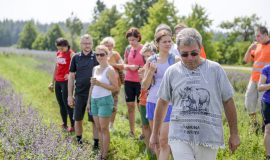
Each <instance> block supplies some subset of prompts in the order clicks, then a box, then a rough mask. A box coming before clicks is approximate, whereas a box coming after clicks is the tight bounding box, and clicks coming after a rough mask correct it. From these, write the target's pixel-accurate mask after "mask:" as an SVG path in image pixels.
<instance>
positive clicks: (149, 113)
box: [146, 102, 172, 122]
mask: <svg viewBox="0 0 270 160" xmlns="http://www.w3.org/2000/svg"><path fill="white" fill-rule="evenodd" d="M155 109H156V103H151V102H147V103H146V117H147V119H148V120H150V121H152V120H153V119H154V113H155ZM171 113H172V106H171V105H169V107H168V110H167V113H166V117H165V119H164V121H163V122H170V119H171Z"/></svg>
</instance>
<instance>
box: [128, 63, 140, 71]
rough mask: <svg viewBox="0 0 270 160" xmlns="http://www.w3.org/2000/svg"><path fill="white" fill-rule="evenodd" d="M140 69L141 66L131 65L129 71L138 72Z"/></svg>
mask: <svg viewBox="0 0 270 160" xmlns="http://www.w3.org/2000/svg"><path fill="white" fill-rule="evenodd" d="M139 68H140V66H138V65H135V64H133V65H129V69H130V70H132V71H137V70H138V69H139Z"/></svg>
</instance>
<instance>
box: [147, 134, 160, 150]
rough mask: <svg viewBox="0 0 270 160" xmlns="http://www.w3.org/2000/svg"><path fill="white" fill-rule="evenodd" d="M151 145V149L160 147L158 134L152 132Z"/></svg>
mask: <svg viewBox="0 0 270 160" xmlns="http://www.w3.org/2000/svg"><path fill="white" fill-rule="evenodd" d="M149 147H150V149H151V150H153V151H156V150H158V149H159V140H158V135H156V134H153V133H152V134H151V137H150V140H149Z"/></svg>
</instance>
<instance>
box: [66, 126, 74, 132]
mask: <svg viewBox="0 0 270 160" xmlns="http://www.w3.org/2000/svg"><path fill="white" fill-rule="evenodd" d="M67 131H68V132H75V129H74V127H69V128H68V130H67Z"/></svg>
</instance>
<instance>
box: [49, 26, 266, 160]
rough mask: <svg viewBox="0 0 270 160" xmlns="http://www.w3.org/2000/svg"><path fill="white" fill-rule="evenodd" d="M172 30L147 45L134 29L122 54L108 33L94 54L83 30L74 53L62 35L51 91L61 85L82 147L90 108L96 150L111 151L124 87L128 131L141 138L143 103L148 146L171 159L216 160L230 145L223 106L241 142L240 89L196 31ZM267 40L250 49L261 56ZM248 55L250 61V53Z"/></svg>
mask: <svg viewBox="0 0 270 160" xmlns="http://www.w3.org/2000/svg"><path fill="white" fill-rule="evenodd" d="M174 30H175V33H173V31H172V30H171V28H170V27H169V26H168V25H166V24H160V25H159V26H158V27H157V28H156V30H155V34H154V39H153V42H150V43H148V42H147V43H145V44H144V45H143V44H141V39H142V35H141V34H140V32H139V29H137V28H134V27H132V28H130V29H129V30H128V31H127V32H126V35H125V36H126V39H127V41H128V42H129V45H128V46H127V47H126V49H125V52H124V54H123V57H124V59H122V58H121V56H120V54H119V53H118V52H117V51H115V50H114V47H115V45H116V44H115V41H114V39H113V38H112V37H106V38H104V39H103V40H102V41H101V43H100V45H98V46H97V47H96V49H95V51H94V50H93V41H92V38H91V36H90V35H89V34H86V35H83V36H82V37H81V42H80V43H81V49H82V51H81V52H79V53H76V54H75V53H74V52H73V51H72V49H71V48H70V46H69V44H68V42H67V40H65V39H63V38H59V39H57V40H56V46H57V49H58V51H57V58H56V66H55V70H54V73H53V80H52V83H51V84H50V85H49V89H50V90H51V91H53V90H55V94H56V98H57V101H58V103H59V106H60V113H61V118H62V121H63V124H62V128H63V129H64V130H66V131H68V132H74V131H75V134H76V140H77V142H78V143H79V144H82V143H83V141H82V135H83V119H84V114H85V111H86V110H87V113H88V120H89V121H91V122H92V124H93V139H94V145H93V148H94V149H100V155H99V159H106V158H107V156H108V150H109V144H110V129H112V130H114V128H113V125H114V120H115V115H116V113H117V108H118V107H117V106H118V96H119V92H120V88H121V85H124V91H125V100H126V105H127V114H128V120H129V127H130V132H129V136H130V137H135V113H136V108H138V109H139V112H140V115H141V121H142V135H143V136H142V137H143V139H144V142H145V145H146V147H147V149H148V150H149V152H151V153H153V154H155V155H156V156H157V158H158V159H162V160H163V159H164V160H165V159H169V156H170V154H171V153H172V156H173V158H174V159H194V160H195V159H196V160H198V159H201V160H203V159H216V156H217V151H218V148H222V147H224V139H223V127H222V111H223V110H224V111H225V115H226V118H227V120H228V123H229V128H230V137H229V147H230V150H231V151H235V150H236V149H237V147H238V146H239V145H240V138H239V134H238V129H237V114H236V109H235V105H234V100H233V95H234V91H233V88H232V86H231V84H230V82H229V80H228V78H227V75H226V73H225V71H224V70H223V69H222V67H221V66H220V65H219V64H218V63H216V62H213V61H211V60H208V59H206V54H205V52H204V48H203V45H202V37H201V35H200V33H199V32H198V31H197V30H196V29H193V28H188V27H187V26H185V25H183V24H179V25H177V26H175V28H174ZM258 31H259V33H261V34H262V35H264V34H265V33H264V32H261V30H258ZM173 35H176V37H173ZM267 37H268V32H267ZM174 38H175V40H176V44H175V43H174V42H173V40H174ZM268 42H269V40H268ZM268 42H267V44H263V45H262V47H261V46H260V45H258V44H257V45H256V46H257V47H250V50H252V49H255V48H256V49H255V54H254V55H255V57H256V53H257V52H259V51H256V50H257V49H261V50H263V49H264V48H263V46H264V45H267V46H269V45H268ZM258 43H260V41H258ZM262 43H265V42H262ZM268 51H270V50H269V49H268ZM261 52H262V51H260V54H263V53H261ZM263 52H264V51H263ZM248 53H250V51H248ZM257 54H259V53H257ZM250 55H251V54H250ZM246 57H247V59H249V55H246ZM255 57H254V56H253V58H254V59H256V60H258V59H260V58H255ZM249 60H250V59H249ZM256 63H257V62H256ZM260 65H261V63H260ZM268 68H269V67H268ZM268 72H269V69H267V68H266V69H263V72H262V75H261V79H260V81H259V87H258V90H262V91H267V92H266V94H265V95H264V96H263V97H264V99H263V106H264V110H263V113H264V114H263V115H264V118H265V120H264V124H265V125H266V128H265V129H266V130H265V134H266V136H265V137H266V138H265V139H266V141H265V143H266V144H267V145H266V148H267V147H268V148H267V150H268V151H267V154H268V155H270V151H269V150H270V147H269V144H270V143H269V134H270V133H269V132H270V127H269V125H268V123H269V122H270V120H269V117H270V116H269V115H270V112H269V104H268V101H270V99H268V94H269V93H268V90H269V89H270V87H269V85H268V84H267V83H269V82H268V81H269V79H268V77H269V75H268ZM269 73H270V72H269ZM254 83H255V82H254ZM255 88H256V87H255ZM250 101H252V100H250ZM252 102H254V101H252ZM68 116H69V119H70V123H71V124H70V127H68V124H67V117H68Z"/></svg>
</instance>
